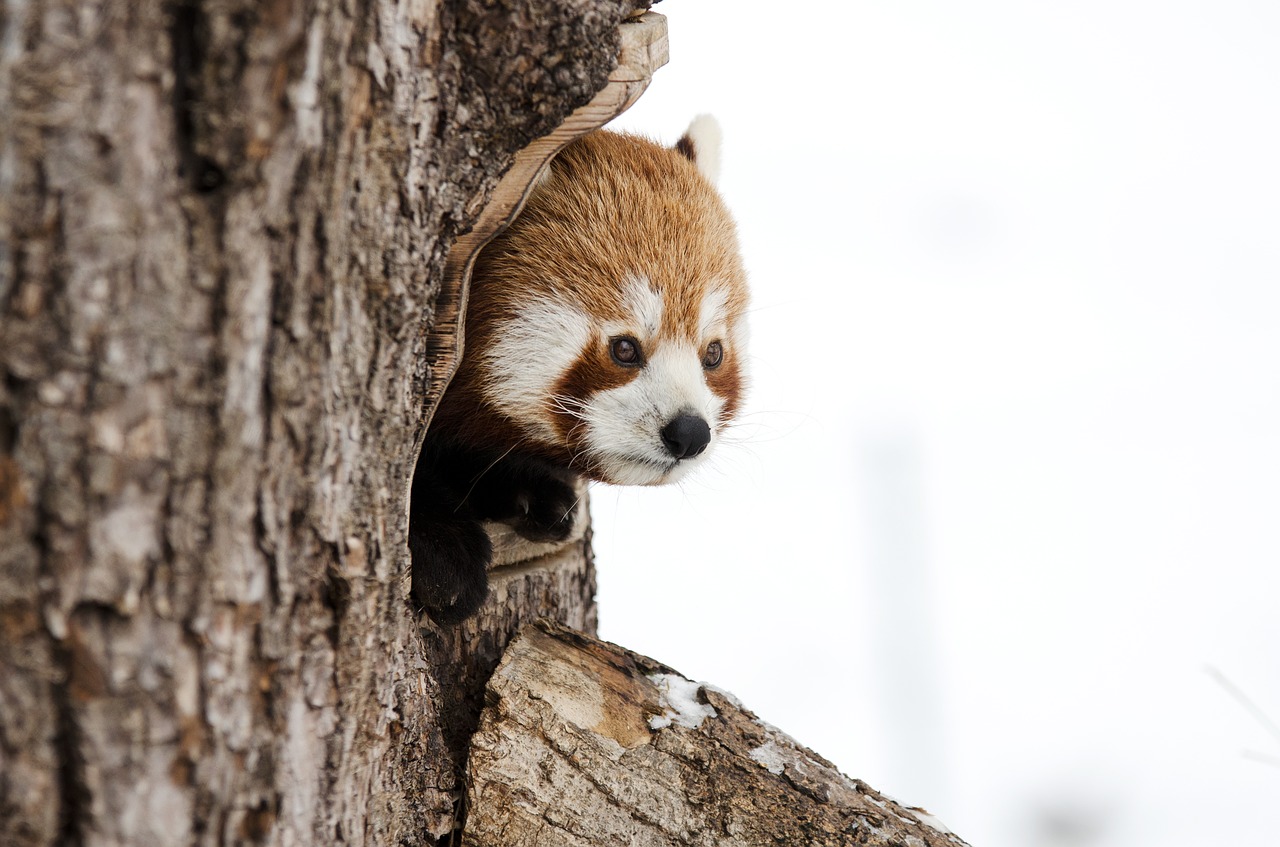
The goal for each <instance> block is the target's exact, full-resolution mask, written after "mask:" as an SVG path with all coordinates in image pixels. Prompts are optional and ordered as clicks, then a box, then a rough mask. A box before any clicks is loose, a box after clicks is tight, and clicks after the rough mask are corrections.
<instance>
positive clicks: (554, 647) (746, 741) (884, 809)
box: [463, 623, 964, 847]
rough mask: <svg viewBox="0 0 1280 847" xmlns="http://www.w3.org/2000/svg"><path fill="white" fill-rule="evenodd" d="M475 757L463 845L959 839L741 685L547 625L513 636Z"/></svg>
mask: <svg viewBox="0 0 1280 847" xmlns="http://www.w3.org/2000/svg"><path fill="white" fill-rule="evenodd" d="M486 699H487V701H488V705H487V706H486V708H485V711H484V713H483V715H482V717H481V721H480V728H479V730H478V731H477V732H476V734H475V736H474V738H473V739H472V750H471V758H470V763H469V765H468V801H469V806H470V813H469V817H468V824H467V830H466V834H465V837H464V840H463V844H464V845H468V847H534V845H537V847H595V845H602V844H610V845H612V844H625V845H629V846H630V847H675V845H688V846H689V847H703V845H705V847H765V845H808V847H828V846H829V847H844V846H845V845H853V844H860V845H875V846H876V847H963V844H964V842H963V841H961V840H960V839H959V838H958V837H956V836H955V835H952V834H951V833H949V832H948V831H947V830H946V828H945V827H943V826H942V824H941V823H939V822H938V821H937V820H936V819H934V818H933V817H932V816H930V815H929V814H927V813H926V812H924V811H923V810H921V809H913V808H908V807H905V806H903V805H901V804H899V803H898V802H896V801H894V800H892V799H890V798H888V797H885V796H884V795H882V794H879V793H877V792H876V791H874V790H873V789H872V788H871V787H870V786H868V785H867V784H866V783H864V782H861V781H859V780H855V779H849V778H848V777H846V776H844V775H843V774H841V773H840V772H839V771H837V770H836V768H835V767H834V766H833V765H832V764H831V763H830V762H828V761H826V760H825V759H822V758H821V757H819V756H817V755H816V754H814V753H813V752H812V751H810V750H807V749H805V748H804V747H801V746H800V745H799V744H797V743H796V742H795V741H794V740H792V739H791V738H790V737H788V736H786V735H785V734H783V733H782V732H781V731H780V730H778V729H776V728H775V727H772V726H770V725H768V724H766V723H764V722H762V721H760V720H759V719H758V718H756V716H755V715H754V714H752V713H751V712H749V711H747V710H746V709H745V708H743V706H742V704H741V703H739V702H738V701H737V700H736V699H735V698H734V697H733V695H731V694H728V693H727V692H724V691H720V690H717V689H715V688H713V687H711V686H707V685H700V684H698V683H693V682H690V681H688V680H686V679H685V678H684V677H682V676H680V675H679V674H677V673H676V672H675V671H673V670H672V669H671V668H668V667H666V666H664V665H661V664H659V663H658V662H655V661H653V660H652V659H648V658H645V657H644V656H640V655H637V654H635V653H631V652H628V651H626V650H623V649H622V648H620V647H617V646H615V645H612V644H607V643H605V642H601V641H597V640H595V639H593V638H589V637H587V636H584V635H582V634H581V633H576V632H572V631H569V630H566V629H564V628H563V627H559V626H556V625H553V624H547V623H542V624H538V625H535V626H531V627H529V628H527V629H526V630H525V631H524V632H523V633H522V634H521V635H520V637H519V638H518V639H516V640H515V641H514V642H513V643H512V644H511V646H510V647H509V648H508V649H507V654H506V656H504V657H503V660H502V664H501V665H499V667H498V669H497V671H496V672H495V673H494V675H493V677H492V679H491V680H490V682H489V687H488V689H487V692H486Z"/></svg>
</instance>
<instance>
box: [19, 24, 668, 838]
mask: <svg viewBox="0 0 1280 847" xmlns="http://www.w3.org/2000/svg"><path fill="white" fill-rule="evenodd" d="M638 5H646V4H645V3H644V2H643V0H569V2H563V0H449V2H441V0H315V1H314V2H303V0H265V2H263V0H176V2H175V1H174V0H169V1H168V2H164V1H163V0H139V1H138V2H128V3H124V2H108V0H101V2H97V1H96V0H5V2H3V4H0V10H2V11H0V339H3V343H2V344H0V374H2V375H3V379H0V843H4V844H6V845H45V844H70V845H82V844H83V845H89V844H93V845H99V844H101V845H110V844H130V845H150V844H179V843H193V844H230V843H257V844H327V843H337V842H343V843H352V844H389V843H406V844H420V843H434V841H435V839H436V837H438V836H443V835H446V834H447V833H448V832H449V831H450V829H451V827H452V825H453V822H454V817H455V799H456V797H457V787H458V786H457V781H456V780H457V768H458V766H459V763H460V762H461V758H462V756H463V755H464V750H463V745H464V744H465V738H466V735H467V731H468V729H469V723H470V722H472V721H474V712H473V711H469V710H473V709H474V707H475V706H476V705H477V703H476V702H475V697H474V696H473V694H471V693H469V692H472V691H474V685H475V681H476V680H478V679H482V678H483V677H484V676H486V675H487V669H488V668H490V667H492V664H493V663H494V662H495V661H496V657H497V656H498V655H499V654H500V652H501V650H502V648H503V647H504V646H505V643H506V641H507V640H508V639H509V637H510V633H511V632H512V631H514V629H515V627H516V626H518V625H519V624H520V623H521V622H522V621H524V620H527V619H528V618H530V617H532V616H535V615H543V614H545V615H549V616H552V617H555V618H558V619H560V620H562V621H564V622H566V623H568V624H570V625H572V626H575V627H579V628H583V629H586V630H588V631H589V630H591V629H592V628H593V627H594V607H593V600H592V596H593V594H594V583H593V573H592V571H591V567H590V559H589V549H588V547H587V546H586V545H587V543H588V542H586V541H584V542H582V545H581V546H580V547H578V548H576V552H575V550H574V549H571V550H569V551H566V552H565V553H563V554H561V556H562V557H567V558H562V559H561V560H560V561H559V563H558V564H557V563H555V562H553V563H551V564H550V565H548V566H547V567H546V568H542V569H528V568H526V569H523V571H524V572H523V573H522V572H521V570H522V569H520V568H516V569H513V570H512V572H511V573H509V574H507V575H504V576H503V577H502V578H501V579H495V585H496V586H497V590H498V591H501V592H503V593H502V598H503V599H504V600H505V605H501V606H499V604H494V605H495V609H493V610H486V612H485V614H484V615H482V616H481V617H480V618H477V619H476V620H475V621H473V622H469V623H468V624H467V626H465V627H463V628H459V629H458V630H454V631H451V632H440V631H437V630H434V629H432V628H430V627H428V628H427V629H426V630H425V631H420V629H419V623H418V621H417V619H416V616H415V615H414V614H413V613H412V610H411V609H410V608H409V607H408V605H407V603H406V599H405V598H406V586H405V584H404V576H405V574H406V570H407V563H408V552H407V548H406V546H405V535H406V526H407V518H406V504H407V486H408V482H409V480H410V478H411V476H412V472H413V467H414V461H415V459H416V454H417V447H418V444H419V443H420V441H421V436H422V431H423V426H424V420H425V417H426V409H424V407H423V398H424V397H425V395H426V393H427V387H428V385H429V384H430V383H431V381H432V377H433V374H432V370H431V367H430V363H429V359H428V357H427V351H428V343H429V341H430V334H429V328H430V326H431V322H432V316H433V307H434V305H435V303H436V300H437V297H438V296H439V293H440V286H441V280H442V278H443V273H442V272H443V268H444V265H445V258H446V254H447V252H448V250H449V247H450V244H451V243H452V242H453V240H454V238H455V237H456V235H457V234H458V233H459V232H460V231H462V230H464V229H465V228H466V227H467V226H469V224H470V222H471V221H472V220H473V219H474V218H475V217H476V215H477V214H478V212H479V210H480V209H481V208H482V206H483V205H484V201H485V199H486V197H487V196H488V194H489V192H490V191H491V190H492V188H493V186H494V185H495V183H496V180H497V178H498V175H499V174H500V173H501V172H502V171H503V170H504V169H505V168H506V166H507V165H508V164H509V163H510V161H511V157H512V155H513V154H514V153H515V152H516V151H517V150H519V149H520V148H521V147H523V146H525V145H526V144H527V143H528V142H529V141H530V140H531V139H533V138H535V137H537V136H540V135H542V134H544V133H546V132H548V131H549V130H551V129H552V128H554V127H555V126H556V125H557V124H559V123H560V122H561V121H562V120H563V119H564V117H565V116H566V115H568V114H569V113H570V111H571V110H572V109H574V108H576V107H578V106H580V105H582V104H583V103H585V102H586V101H587V100H589V99H590V98H591V97H592V96H593V95H594V94H595V92H596V91H598V90H599V89H600V88H601V87H602V86H603V85H604V83H605V80H606V77H607V75H608V74H609V72H610V70H611V68H612V67H613V65H614V61H615V56H616V52H617V44H618V42H617V27H618V25H619V22H620V21H621V20H622V19H623V18H624V17H625V16H626V15H628V14H629V13H630V12H632V11H633V8H634V7H636V6H638ZM495 593H497V592H495ZM468 682H469V683H470V684H471V685H472V688H470V689H469V688H468V687H467V685H466V683H468Z"/></svg>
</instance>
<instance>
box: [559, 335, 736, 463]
mask: <svg viewBox="0 0 1280 847" xmlns="http://www.w3.org/2000/svg"><path fill="white" fill-rule="evenodd" d="M647 356H648V358H647V359H646V361H645V365H644V368H643V369H642V370H641V371H640V373H639V374H637V375H636V377H635V379H633V380H631V382H629V383H627V384H626V385H623V386H619V387H618V388H612V389H610V390H608V391H602V392H600V393H599V394H595V395H593V396H592V397H591V398H590V399H589V400H588V401H587V404H586V406H585V408H584V409H583V419H584V420H585V421H586V424H587V444H588V448H589V450H590V452H591V455H592V457H593V458H594V459H595V460H596V461H597V462H598V463H599V464H600V465H601V467H602V469H603V471H604V475H605V476H606V477H607V478H608V479H609V481H610V482H615V483H619V484H623V485H656V484H658V483H666V482H674V481H675V480H676V479H678V478H679V477H681V476H683V475H684V474H685V473H687V472H688V471H689V470H691V469H692V468H693V467H695V466H696V465H699V464H701V463H702V461H703V460H704V459H705V458H706V457H707V456H708V455H709V454H710V452H711V450H712V448H714V447H715V444H716V437H717V433H716V431H715V429H714V425H715V422H716V421H718V420H719V417H720V410H721V409H723V408H724V400H722V399H721V398H719V397H717V396H716V395H715V394H714V393H713V392H712V391H711V389H709V388H708V387H707V381H706V376H705V373H704V371H703V369H702V352H701V350H700V349H699V348H697V347H694V346H692V345H690V344H688V343H674V342H667V343H664V344H661V345H660V346H658V347H657V348H655V349H653V350H650V351H648V353H647ZM681 414H695V415H698V416H700V417H702V418H703V419H704V420H706V421H707V422H708V423H709V424H710V425H711V426H712V432H711V443H710V444H709V445H707V449H706V450H704V451H703V452H702V453H701V454H700V455H698V456H695V457H692V458H688V459H682V460H680V461H678V462H677V461H676V460H675V459H674V458H672V456H671V454H670V453H669V452H668V451H667V448H666V447H665V446H664V444H663V442H662V428H663V427H665V426H666V425H667V424H668V423H669V422H671V420H673V419H674V418H676V417H677V416H679V415H681Z"/></svg>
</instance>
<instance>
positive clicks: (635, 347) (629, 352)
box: [609, 337, 642, 368]
mask: <svg viewBox="0 0 1280 847" xmlns="http://www.w3.org/2000/svg"><path fill="white" fill-rule="evenodd" d="M609 355H610V356H612V357H613V360H614V361H615V362H617V363H618V364H619V365H622V366H623V367H628V368H634V367H636V366H637V365H639V364H641V362H642V360H641V358H640V342H638V341H636V340H635V339H634V338H625V337H624V338H615V339H613V340H612V341H610V342H609Z"/></svg>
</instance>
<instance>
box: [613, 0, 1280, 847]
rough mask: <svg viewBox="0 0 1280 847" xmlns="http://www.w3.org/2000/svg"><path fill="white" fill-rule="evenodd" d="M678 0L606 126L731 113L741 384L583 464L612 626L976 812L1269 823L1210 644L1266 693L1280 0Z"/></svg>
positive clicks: (1098, 840) (1254, 743)
mask: <svg viewBox="0 0 1280 847" xmlns="http://www.w3.org/2000/svg"><path fill="white" fill-rule="evenodd" d="M657 11H659V12H661V13H663V14H665V15H667V17H668V22H669V29H670V42H671V57H672V58H671V63H670V65H668V66H667V67H666V68H665V69H663V70H661V71H660V72H659V73H658V75H657V77H656V79H655V81H654V84H653V85H652V86H651V88H650V89H649V91H648V93H646V94H645V96H644V97H643V98H642V99H641V101H640V103H639V104H638V105H637V106H635V107H634V108H633V109H632V111H631V112H629V113H628V114H627V115H626V116H624V118H623V119H622V120H621V121H619V122H618V124H616V125H615V126H621V127H626V128H634V129H638V130H642V131H644V132H646V133H648V134H651V135H657V136H659V137H661V138H662V139H664V140H665V141H668V142H670V141H674V139H675V138H676V137H677V136H678V135H679V134H680V132H681V131H682V130H683V129H684V127H685V125H686V124H687V123H688V121H689V119H690V118H691V117H692V116H693V115H694V114H696V113H698V112H703V111H709V112H713V113H714V114H716V115H717V117H718V118H719V119H720V121H721V124H722V125H723V127H724V130H725V151H724V159H723V172H722V173H723V176H722V188H723V189H724V192H725V194H726V196H727V198H728V200H729V203H730V205H731V207H732V208H733V210H734V212H735V214H736V215H737V217H738V219H739V224H740V231H741V235H742V240H743V246H744V252H745V255H746V260H747V265H748V269H749V271H750V273H751V277H752V282H753V286H754V297H755V305H756V310H755V312H754V315H753V319H754V320H753V326H752V332H753V346H752V354H753V359H754V362H753V391H752V395H751V401H750V403H749V404H748V407H747V410H746V414H745V415H744V417H743V422H742V424H741V426H739V427H738V428H737V429H736V430H735V435H734V440H735V443H733V444H725V445H722V447H721V448H720V451H719V455H718V456H717V458H716V460H715V463H714V467H712V468H710V469H708V470H705V471H704V472H703V473H701V474H700V475H699V476H698V477H697V478H696V479H694V480H692V481H689V482H686V483H684V484H683V485H682V486H681V487H680V488H678V489H676V488H673V489H610V488H604V487H597V488H596V489H595V490H594V494H593V498H594V504H593V509H594V515H595V523H596V536H595V538H596V550H597V559H598V564H599V571H600V573H599V579H600V604H601V615H600V617H601V626H600V629H601V633H602V635H603V636H604V637H606V638H609V639H610V640H614V641H617V642H620V643H622V644H625V645H626V646H628V647H630V648H632V649H636V650H639V651H641V652H644V653H647V654H650V655H652V656H654V657H656V658H658V659H660V660H662V661H665V662H667V663H669V664H671V665H673V666H675V667H676V668H678V669H680V670H681V671H682V672H683V673H685V674H686V675H689V676H692V677H695V678H699V679H705V680H708V681H711V682H714V683H716V684H718V685H720V686H723V687H725V688H728V689H730V690H732V691H734V692H735V693H737V694H738V695H739V696H740V697H742V698H743V700H744V701H745V702H746V703H747V705H748V706H749V707H751V708H753V709H754V710H755V711H756V712H758V713H759V714H760V715H761V716H762V717H763V718H765V719H766V720H768V721H770V722H772V723H774V724H777V725H778V726H780V727H782V728H783V729H784V730H787V731H788V732H790V733H791V734H792V735H794V736H796V737H797V738H798V739H799V740H800V741H801V742H803V743H805V744H808V745H809V746H811V747H813V748H814V749H815V750H817V751H818V752H819V753H821V754H823V755H824V756H827V757H828V758H830V759H832V760H833V761H835V762H836V763H837V764H838V765H839V766H840V767H841V769H842V770H844V771H845V772H847V773H849V774H850V775H853V776H856V777H858V778H861V779H865V780H867V781H868V782H870V783H871V784H872V785H874V786H876V787H877V788H880V789H882V790H884V791H887V792H888V793H890V794H892V795H894V796H897V797H899V798H900V799H902V800H904V801H907V802H909V803H916V804H920V805H924V806H927V807H928V808H930V809H931V810H932V811H933V812H934V813H936V814H937V815H938V816H939V817H940V818H941V819H942V820H943V821H945V822H946V823H947V825H948V826H950V827H951V828H952V829H954V830H955V831H956V832H957V833H959V834H960V835H962V836H963V837H965V838H966V839H967V840H969V841H970V842H971V843H973V844H974V845H982V847H1040V846H1041V845H1097V847H1145V845H1151V847H1157V846H1158V847H1179V845H1188V847H1190V845H1195V847H1201V845H1206V844H1225V843H1231V844H1234V845H1267V847H1270V845H1274V844H1275V843H1276V840H1277V836H1276V833H1277V831H1280V765H1275V764H1265V763H1261V762H1258V761H1255V760H1251V759H1249V758H1246V757H1245V756H1244V755H1242V751H1243V750H1246V749H1249V750H1254V751H1257V752H1259V753H1263V754H1267V755H1271V756H1276V757H1280V738H1276V737H1272V736H1271V735H1269V734H1268V733H1267V730H1266V729H1265V727H1264V726H1263V725H1262V724H1261V723H1260V722H1259V721H1257V720H1255V719H1254V718H1253V717H1252V716H1251V715H1250V714H1249V713H1248V712H1247V711H1246V709H1245V708H1243V707H1242V706H1241V705H1240V704H1239V703H1238V702H1236V701H1235V700H1233V699H1232V698H1231V697H1230V696H1229V695H1228V694H1227V693H1226V692H1225V691H1224V689H1223V688H1222V687H1220V686H1219V685H1218V684H1217V683H1215V682H1214V680H1213V679H1212V678H1211V677H1210V676H1209V674H1207V673H1206V671H1205V666H1206V665H1213V666H1215V667H1217V668H1220V669H1221V670H1222V671H1223V672H1224V673H1225V674H1226V675H1227V676H1228V677H1229V678H1230V679H1231V680H1232V681H1233V682H1234V683H1236V684H1237V685H1239V686H1240V687H1241V688H1243V689H1244V690H1245V691H1246V692H1248V694H1249V696H1250V697H1251V698H1253V699H1254V700H1255V701H1256V702H1257V703H1258V704H1259V705H1260V706H1261V707H1262V708H1263V709H1265V710H1266V711H1267V712H1268V713H1269V714H1270V716H1271V717H1272V719H1273V720H1276V721H1280V658H1278V656H1280V532H1278V530H1277V527H1278V526H1280V4H1276V3H1274V2H1271V1H1270V0H1256V2H1245V0H1212V2H1210V0H1202V2H1162V3H1157V2H1154V0H1148V1H1147V2H1138V0H1109V2H1075V3H1071V4H1067V3H1057V4H1052V5H1051V4H1045V3H1027V2H1012V0H1009V2H992V0H975V2H968V3H963V4H959V3H943V2H918V1H917V2H909V1H907V0H895V1H894V2H892V3H890V2H879V3H869V2H861V3H841V4H835V3H832V4H826V3H823V4H809V5H807V6H805V5H801V4H795V3H792V4H779V5H773V4H767V3H754V2H742V0H738V1H737V2H723V0H722V2H714V1H713V0H670V1H669V2H664V3H662V4H660V5H659V6H658V7H657ZM1055 821H1058V822H1059V823H1058V824H1057V825H1055V823H1054V822H1055Z"/></svg>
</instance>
